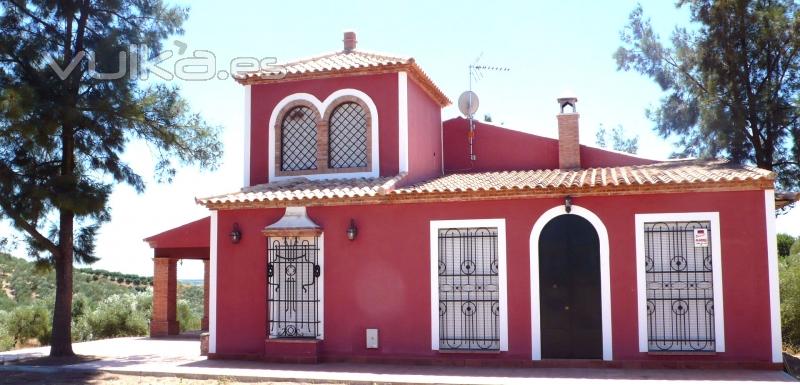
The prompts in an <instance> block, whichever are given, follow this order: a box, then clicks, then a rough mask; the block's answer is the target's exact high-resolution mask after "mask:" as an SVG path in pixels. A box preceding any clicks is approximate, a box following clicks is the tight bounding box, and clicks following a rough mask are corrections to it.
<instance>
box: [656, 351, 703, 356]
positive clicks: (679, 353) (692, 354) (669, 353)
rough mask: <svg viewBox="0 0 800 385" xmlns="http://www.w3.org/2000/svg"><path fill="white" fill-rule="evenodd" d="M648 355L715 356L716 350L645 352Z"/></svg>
mask: <svg viewBox="0 0 800 385" xmlns="http://www.w3.org/2000/svg"><path fill="white" fill-rule="evenodd" d="M647 355H649V356H716V355H717V352H692V351H680V352H671V351H665V352H647Z"/></svg>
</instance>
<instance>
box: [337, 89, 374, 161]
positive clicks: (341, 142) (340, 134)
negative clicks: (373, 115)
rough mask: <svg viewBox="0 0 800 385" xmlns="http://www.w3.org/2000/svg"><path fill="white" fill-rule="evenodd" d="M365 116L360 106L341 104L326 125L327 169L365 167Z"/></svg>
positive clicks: (366, 146) (356, 104) (366, 151)
mask: <svg viewBox="0 0 800 385" xmlns="http://www.w3.org/2000/svg"><path fill="white" fill-rule="evenodd" d="M367 135H368V133H367V114H366V112H364V108H362V107H361V105H360V104H358V103H354V102H345V103H342V104H340V105H338V106H336V108H335V109H334V110H333V112H332V113H331V116H330V120H329V123H328V167H329V168H357V167H367V165H368V159H367V153H368V151H369V148H368V145H367V143H368V141H367Z"/></svg>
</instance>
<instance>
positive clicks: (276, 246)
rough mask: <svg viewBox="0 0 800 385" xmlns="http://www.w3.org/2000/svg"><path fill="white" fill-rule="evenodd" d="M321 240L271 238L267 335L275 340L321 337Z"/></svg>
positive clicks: (311, 238) (268, 254) (269, 239)
mask: <svg viewBox="0 0 800 385" xmlns="http://www.w3.org/2000/svg"><path fill="white" fill-rule="evenodd" d="M321 274H322V270H321V267H320V265H319V238H318V237H270V238H268V239H267V309H268V310H267V311H268V314H267V319H268V320H269V323H268V325H267V329H268V330H267V333H268V335H269V336H270V337H272V338H317V337H318V336H319V335H320V333H319V326H320V320H319V287H318V286H319V285H317V282H318V281H319V277H320V275H321Z"/></svg>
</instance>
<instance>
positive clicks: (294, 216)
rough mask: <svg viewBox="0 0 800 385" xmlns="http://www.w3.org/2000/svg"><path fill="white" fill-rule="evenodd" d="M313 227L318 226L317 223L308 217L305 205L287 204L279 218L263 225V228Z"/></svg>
mask: <svg viewBox="0 0 800 385" xmlns="http://www.w3.org/2000/svg"><path fill="white" fill-rule="evenodd" d="M313 228H319V225H318V224H316V223H314V221H312V220H311V218H309V217H308V214H307V213H306V207H305V206H288V207H286V210H285V211H284V212H283V216H282V217H281V219H278V221H277V222H275V223H273V224H271V225H269V226H267V227H265V228H264V230H272V229H313Z"/></svg>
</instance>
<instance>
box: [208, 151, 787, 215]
mask: <svg viewBox="0 0 800 385" xmlns="http://www.w3.org/2000/svg"><path fill="white" fill-rule="evenodd" d="M402 178H403V175H398V176H395V177H386V178H374V179H333V180H316V181H312V180H308V179H305V178H297V179H292V180H288V181H284V182H277V183H269V184H264V185H259V186H254V187H251V188H248V189H244V190H242V191H240V192H237V193H233V194H226V195H220V196H216V197H210V198H201V199H198V200H197V202H198V203H200V204H203V205H206V206H208V207H212V208H213V207H217V208H225V207H255V206H273V207H274V206H289V205H315V204H354V203H388V202H410V201H440V200H450V199H458V200H469V199H492V198H515V197H537V196H548V195H557V194H567V193H569V194H581V195H593V194H595V195H600V194H610V193H619V194H625V193H643V192H687V191H723V190H733V189H741V188H772V184H773V181H774V179H775V175H774V174H773V173H772V172H770V171H767V170H762V169H759V168H755V167H748V166H741V165H735V164H731V163H728V162H725V161H696V160H691V161H672V162H663V163H656V164H651V165H644V166H624V167H603V168H590V169H585V170H575V171H572V170H531V171H500V172H480V173H457V174H450V175H444V176H441V177H437V178H433V179H430V180H427V181H424V182H421V183H417V184H413V185H411V186H407V187H399V188H395V186H396V185H397V184H398V182H400V181H401V180H402Z"/></svg>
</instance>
